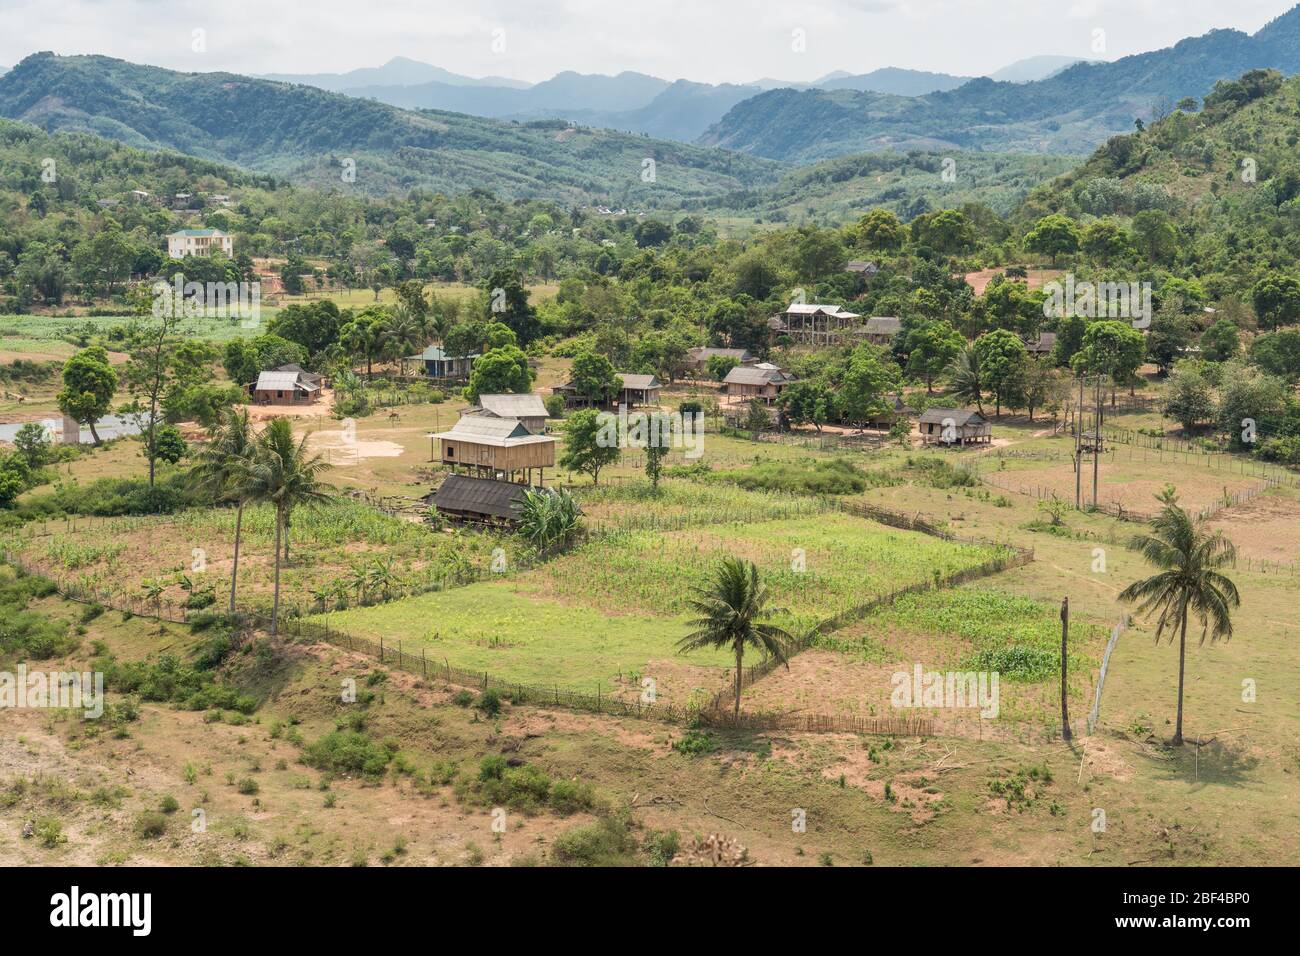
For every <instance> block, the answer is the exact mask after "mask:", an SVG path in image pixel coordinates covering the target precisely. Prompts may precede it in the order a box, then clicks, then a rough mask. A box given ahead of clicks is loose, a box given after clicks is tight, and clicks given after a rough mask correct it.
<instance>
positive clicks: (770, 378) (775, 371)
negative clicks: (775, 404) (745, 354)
mask: <svg viewBox="0 0 1300 956" xmlns="http://www.w3.org/2000/svg"><path fill="white" fill-rule="evenodd" d="M785 381H787V379H786V377H785V375H784V374H782V372H781V370H780V369H779V368H758V367H756V366H750V365H737V366H736V367H735V368H733V369H732V370H731V371H730V372H728V373H727V377H726V378H724V379H723V380H722V383H723V384H724V385H780V384H781V383H782V382H785Z"/></svg>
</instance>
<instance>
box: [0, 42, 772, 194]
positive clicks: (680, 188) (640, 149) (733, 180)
mask: <svg viewBox="0 0 1300 956" xmlns="http://www.w3.org/2000/svg"><path fill="white" fill-rule="evenodd" d="M0 116H5V117H9V118H11V119H19V120H23V121H24V122H28V123H32V124H34V125H37V126H40V127H42V128H44V129H46V130H51V131H54V130H81V131H86V132H92V133H95V134H97V135H99V136H104V137H108V138H111V139H115V140H118V141H120V142H123V143H126V144H129V145H132V146H136V147H139V148H142V149H174V150H178V151H180V152H183V153H187V154H190V155H193V156H199V157H203V158H207V159H212V160H220V161H223V162H228V163H234V164H237V165H239V166H242V167H245V168H247V169H253V170H259V171H263V172H269V173H274V174H277V175H280V176H283V177H285V178H288V179H291V180H293V181H295V182H299V183H311V184H314V185H320V186H333V187H335V188H339V189H355V190H357V191H362V192H367V193H371V194H378V193H384V192H391V191H393V190H400V189H407V188H410V187H416V186H419V187H427V188H430V189H436V190H442V191H446V192H463V191H466V190H469V189H472V188H481V189H487V190H489V191H491V192H493V193H495V194H496V195H499V196H503V197H510V198H514V197H546V198H551V199H555V200H557V201H565V202H593V201H600V202H610V203H617V204H620V205H633V204H635V205H639V206H646V207H654V206H657V205H675V204H677V203H678V202H680V200H682V199H684V198H699V197H702V196H706V195H712V194H720V193H725V192H729V191H733V190H736V189H743V188H748V187H753V186H758V185H762V184H764V183H766V182H770V181H774V180H775V179H776V178H777V176H778V175H779V173H780V172H781V168H780V167H779V165H778V164H776V163H773V162H770V161H768V160H763V159H759V158H756V157H749V156H740V155H733V154H730V153H728V152H725V151H722V150H716V149H707V148H701V147H695V146H689V145H685V144H682V143H671V142H665V141H661V140H654V139H650V138H647V137H644V136H636V135H631V134H624V133H614V132H608V131H604V130H592V129H586V128H581V127H577V128H573V127H570V126H569V125H568V124H567V123H565V122H562V121H542V122H536V123H512V122H503V121H496V120H488V119H480V118H477V117H471V116H463V115H460V114H455V113H441V112H434V111H419V112H416V111H409V110H402V109H397V108H395V107H392V106H388V105H385V104H382V103H376V102H373V101H370V100H364V99H357V98H352V97H347V96H343V95H341V94H336V93H329V92H325V91H323V90H319V89H315V88H312V87H306V86H295V85H290V84H286V83H277V82H273V81H269V80H257V79H251V78H248V77H244V76H237V75H234V74H228V73H178V72H175V71H172V70H164V69H160V68H157V67H150V66H141V65H138V64H133V63H128V62H126V61H123V60H117V59H112V58H109V57H101V56H74V57H60V56H55V55H53V54H50V53H40V54H35V55H33V56H30V57H28V58H27V59H25V60H23V61H22V62H21V63H19V64H18V65H17V66H16V67H14V69H13V70H11V71H10V72H9V73H7V74H5V75H4V76H3V77H2V78H0ZM647 160H653V167H652V166H650V164H649V163H647V162H646V161H647ZM353 163H354V164H355V178H354V179H351V178H349V177H350V175H351V173H350V170H352V169H353V165H352V164H353Z"/></svg>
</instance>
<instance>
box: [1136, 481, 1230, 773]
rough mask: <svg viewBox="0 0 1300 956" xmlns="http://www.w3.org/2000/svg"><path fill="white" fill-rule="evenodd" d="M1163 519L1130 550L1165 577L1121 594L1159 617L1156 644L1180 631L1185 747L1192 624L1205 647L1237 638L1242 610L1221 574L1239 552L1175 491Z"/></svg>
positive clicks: (1177, 734)
mask: <svg viewBox="0 0 1300 956" xmlns="http://www.w3.org/2000/svg"><path fill="white" fill-rule="evenodd" d="M1160 500H1161V501H1162V502H1163V507H1162V508H1161V511H1160V514H1158V515H1157V516H1156V517H1155V519H1154V520H1153V521H1152V522H1151V534H1146V535H1135V536H1134V537H1133V539H1132V541H1131V542H1130V543H1129V547H1130V548H1131V549H1132V550H1134V551H1137V552H1138V553H1139V554H1141V555H1142V556H1143V557H1144V558H1146V559H1147V561H1148V562H1149V563H1150V564H1153V565H1155V566H1156V567H1157V568H1160V569H1161V570H1160V572H1159V573H1157V574H1154V575H1152V576H1151V577H1149V578H1143V579H1141V580H1140V581H1134V582H1133V583H1132V584H1130V585H1129V586H1128V587H1126V588H1125V589H1124V590H1123V591H1121V592H1120V595H1119V598H1120V600H1121V601H1125V602H1129V603H1136V604H1137V605H1138V608H1137V610H1138V612H1139V613H1142V614H1145V613H1148V612H1154V613H1156V614H1158V617H1157V618H1156V643H1157V644H1158V643H1160V638H1161V636H1162V635H1163V634H1164V633H1165V631H1166V630H1168V631H1169V639H1170V641H1171V642H1172V641H1173V635H1174V631H1175V630H1177V632H1178V719H1177V722H1176V723H1175V725H1174V739H1173V744H1174V746H1175V747H1180V746H1182V743H1183V684H1184V675H1185V672H1186V662H1187V619H1188V617H1190V616H1194V617H1195V618H1196V619H1197V620H1198V621H1199V622H1200V624H1201V644H1202V646H1203V645H1204V644H1205V639H1206V637H1207V636H1208V637H1209V639H1210V643H1211V644H1213V643H1215V642H1216V641H1218V640H1219V638H1223V639H1224V640H1227V639H1229V638H1231V637H1232V609H1233V608H1236V607H1239V606H1240V605H1241V596H1240V595H1239V594H1238V593H1237V586H1236V585H1235V584H1233V582H1232V580H1231V579H1229V578H1228V577H1227V576H1225V575H1224V574H1222V573H1220V571H1219V569H1220V568H1224V567H1227V566H1228V565H1231V564H1233V563H1234V562H1235V561H1236V558H1237V552H1236V548H1235V547H1233V544H1232V542H1231V541H1229V540H1228V539H1227V538H1225V537H1224V536H1223V532H1222V531H1216V532H1214V533H1213V534H1211V533H1210V532H1208V531H1206V530H1205V528H1204V526H1203V525H1202V523H1201V522H1199V521H1197V520H1196V519H1194V518H1193V517H1192V516H1191V515H1189V514H1188V513H1187V512H1186V511H1184V510H1183V509H1182V508H1181V507H1180V506H1179V505H1178V497H1177V495H1175V494H1174V493H1173V491H1172V489H1170V490H1168V491H1166V493H1165V494H1163V495H1161V496H1160Z"/></svg>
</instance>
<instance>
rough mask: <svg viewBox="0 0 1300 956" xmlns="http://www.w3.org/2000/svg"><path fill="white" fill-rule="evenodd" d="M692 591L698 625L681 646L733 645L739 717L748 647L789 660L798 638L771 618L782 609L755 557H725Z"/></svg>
mask: <svg viewBox="0 0 1300 956" xmlns="http://www.w3.org/2000/svg"><path fill="white" fill-rule="evenodd" d="M691 590H692V591H693V593H694V595H695V597H694V598H693V599H691V600H690V601H689V602H688V603H689V604H690V607H691V609H692V610H694V611H695V612H696V613H697V614H698V615H699V617H697V618H694V619H693V620H691V621H690V622H689V624H690V626H691V627H693V628H694V630H693V631H692V632H691V633H690V634H688V635H686V636H685V637H684V638H682V639H681V640H680V641H678V642H677V650H678V652H679V653H685V652H687V651H694V650H699V649H701V648H705V647H714V648H722V647H727V646H728V645H730V647H731V650H732V652H733V653H734V654H735V655H736V679H735V685H736V707H735V714H736V716H739V715H740V692H741V689H742V687H743V681H744V664H745V649H746V648H747V647H752V648H754V649H755V650H759V651H761V652H763V653H764V654H765V655H767V656H770V657H775V658H776V659H777V660H778V661H784V660H785V659H786V657H787V655H788V653H789V646H790V644H791V642H792V638H791V636H790V634H789V632H788V631H786V630H785V629H784V628H782V627H780V626H778V625H776V624H773V623H771V621H770V620H769V618H771V617H772V616H773V615H774V614H776V613H778V609H776V608H773V607H771V606H770V601H771V597H770V594H769V593H768V590H767V585H765V584H763V583H762V581H760V580H759V576H758V567H757V565H755V564H753V563H752V562H750V561H743V560H741V559H740V558H731V557H728V558H723V559H722V563H721V564H720V565H719V566H718V569H717V571H716V573H715V574H714V577H713V580H712V581H711V582H709V584H708V585H707V586H706V587H697V588H692V589H691Z"/></svg>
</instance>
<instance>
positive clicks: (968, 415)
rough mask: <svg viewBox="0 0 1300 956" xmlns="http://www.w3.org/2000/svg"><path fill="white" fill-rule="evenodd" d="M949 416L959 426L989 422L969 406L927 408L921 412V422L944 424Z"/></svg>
mask: <svg viewBox="0 0 1300 956" xmlns="http://www.w3.org/2000/svg"><path fill="white" fill-rule="evenodd" d="M949 418H951V419H952V423H953V424H954V425H956V426H958V427H962V426H965V425H984V424H987V423H988V419H986V418H985V417H984V416H983V415H981V414H980V413H979V412H976V411H972V410H970V409H968V408H927V409H926V410H925V411H924V412H922V413H921V418H920V422H921V424H923V425H942V424H943V423H944V420H945V419H949Z"/></svg>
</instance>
